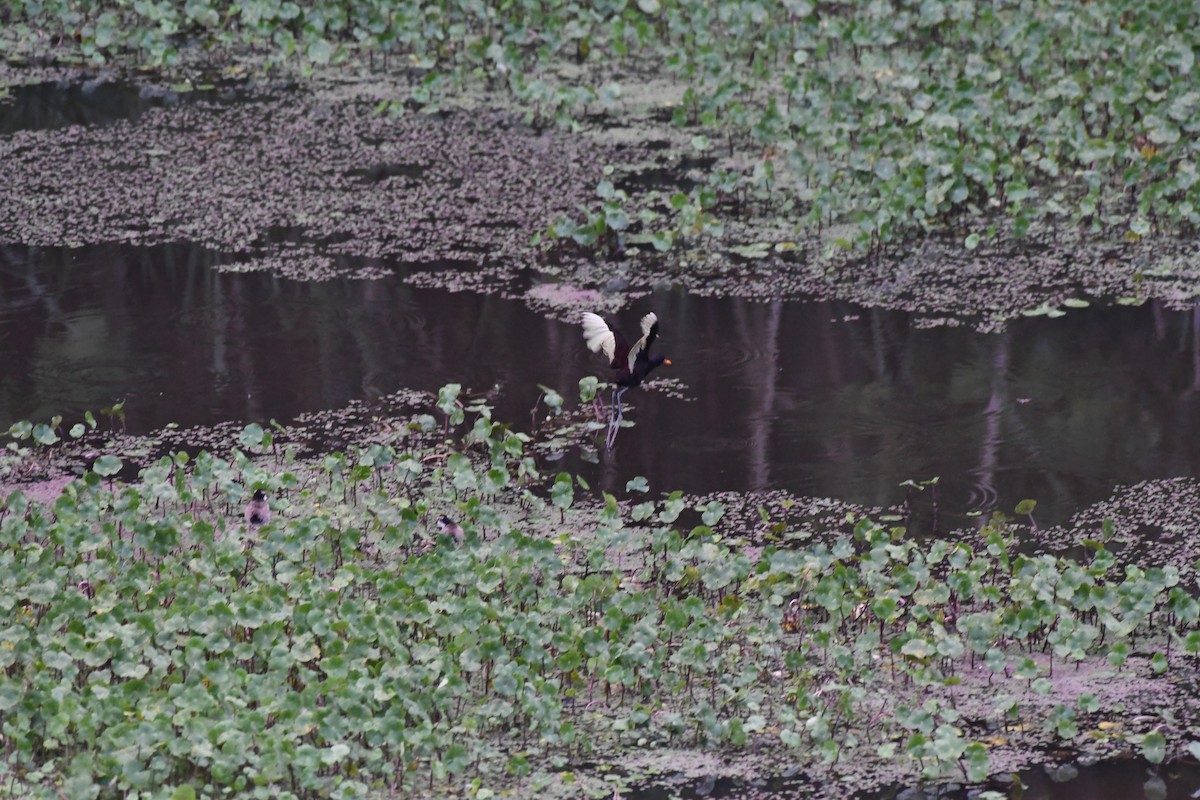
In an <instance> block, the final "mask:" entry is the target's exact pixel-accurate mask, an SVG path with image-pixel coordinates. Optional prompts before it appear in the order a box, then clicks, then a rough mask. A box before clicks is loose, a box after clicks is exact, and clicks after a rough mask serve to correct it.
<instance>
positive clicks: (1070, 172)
mask: <svg viewBox="0 0 1200 800" xmlns="http://www.w3.org/2000/svg"><path fill="white" fill-rule="evenodd" d="M3 21H4V24H3V26H0V46H3V47H4V49H5V50H7V51H9V52H12V53H16V54H25V55H37V56H44V55H47V54H48V55H52V56H57V57H61V58H67V59H79V60H82V61H85V62H88V63H94V64H99V63H107V62H111V61H114V60H115V61H118V62H121V63H139V64H148V65H151V66H154V67H157V68H162V69H167V70H172V69H176V68H178V67H179V65H180V64H181V63H182V62H185V61H186V62H187V63H190V64H192V65H195V64H196V63H197V62H200V63H204V62H207V63H208V64H209V65H212V66H220V65H222V64H225V63H227V60H228V59H230V58H234V57H239V58H244V57H246V56H250V57H252V58H253V59H256V60H257V62H258V63H260V64H263V63H265V64H266V65H267V66H268V67H270V66H278V65H288V64H294V65H297V66H300V67H303V68H305V69H311V68H313V67H324V66H326V65H338V64H346V63H349V62H357V63H362V62H365V63H366V64H369V65H371V66H373V67H375V68H377V69H386V70H389V71H393V72H396V71H400V72H403V74H404V75H405V76H407V78H406V79H407V83H408V89H407V91H408V94H409V96H408V97H405V98H401V99H402V100H405V101H411V103H415V104H416V106H420V107H425V108H431V107H433V108H436V107H437V106H438V105H439V104H443V103H447V102H448V101H451V100H453V99H454V98H456V97H459V96H460V95H462V94H463V93H464V92H476V93H478V92H479V91H484V92H487V91H491V92H492V97H494V98H495V99H496V100H497V101H502V100H504V99H508V98H511V99H512V100H514V101H515V102H517V103H518V104H519V106H520V107H521V108H523V109H525V110H526V112H527V113H528V115H529V117H530V118H531V119H535V120H556V121H558V122H559V123H561V124H567V125H578V124H580V123H581V122H583V121H585V120H587V119H588V117H589V115H590V114H594V113H595V112H596V111H597V110H608V111H614V112H618V113H620V112H623V111H627V110H629V109H642V110H645V109H646V108H651V109H657V112H660V113H662V114H663V115H665V118H670V119H671V121H672V122H673V123H674V124H675V125H677V126H679V127H680V128H683V129H686V130H687V131H688V132H689V133H690V139H691V143H692V147H693V148H694V149H695V150H696V151H699V152H700V154H701V155H702V156H705V157H710V158H711V159H712V163H711V164H710V165H709V166H708V167H706V168H705V169H704V172H705V180H704V181H703V182H702V184H701V185H700V186H698V187H696V188H695V189H692V190H690V192H687V191H685V192H682V193H667V194H666V195H665V196H663V197H662V198H659V200H658V201H655V202H654V203H651V204H650V205H649V206H643V207H641V208H639V209H636V210H637V211H640V212H644V214H643V215H649V216H648V218H647V223H646V224H647V229H648V230H647V231H644V232H641V233H640V234H639V235H643V236H644V237H645V239H646V241H647V242H649V243H652V244H653V245H654V246H655V247H660V248H661V247H667V246H670V245H671V244H673V243H674V241H675V240H676V239H677V238H679V237H684V238H687V237H690V236H693V235H696V234H699V233H706V232H710V233H711V232H717V231H719V230H720V226H719V225H715V224H713V223H712V222H711V221H710V220H709V216H711V215H712V214H713V213H717V214H718V216H729V215H731V214H739V213H744V212H747V211H758V210H766V211H767V212H768V213H770V214H772V215H776V214H779V213H782V214H783V215H784V218H785V219H788V220H791V221H792V222H794V223H795V224H796V225H797V227H798V228H800V229H803V230H807V231H822V230H828V229H829V228H830V226H833V228H834V230H835V231H836V234H835V238H836V239H837V241H838V242H840V243H841V244H842V245H843V246H845V247H851V246H859V247H866V248H878V247H880V246H882V245H885V244H887V243H888V242H893V241H897V240H903V239H905V238H908V237H912V236H914V235H920V234H923V233H925V232H930V231H939V232H949V233H953V234H954V235H956V236H958V237H960V238H961V241H963V243H964V244H965V246H966V247H968V248H971V249H973V248H975V247H977V246H979V245H980V244H981V243H984V242H987V241H988V240H989V239H990V238H992V237H995V236H998V235H1007V234H1009V233H1015V234H1016V235H1018V236H1020V235H1024V234H1025V233H1026V232H1027V231H1028V230H1029V228H1030V226H1031V225H1033V224H1036V223H1038V222H1040V221H1046V222H1052V223H1059V224H1070V225H1077V226H1080V228H1081V230H1082V231H1083V232H1084V233H1086V234H1089V235H1105V236H1112V235H1114V234H1115V235H1117V236H1125V237H1127V238H1128V239H1130V240H1138V239H1141V238H1143V237H1146V236H1151V235H1155V234H1158V233H1161V232H1183V233H1187V232H1189V231H1192V230H1194V229H1195V227H1196V225H1197V222H1198V221H1200V188H1197V172H1196V154H1197V136H1196V134H1197V130H1198V127H1197V126H1198V125H1200V123H1198V122H1197V120H1200V113H1198V111H1200V92H1197V91H1196V89H1195V84H1196V81H1195V75H1194V67H1195V52H1196V48H1197V44H1198V37H1200V24H1197V23H1198V22H1200V21H1198V20H1197V17H1196V9H1195V5H1194V4H1193V3H1190V2H1184V1H1183V0H1164V1H1163V2H1150V3H1141V4H1134V5H1131V4H1129V3H1125V2H1120V1H1119V0H1097V2H1090V3H1076V2H1067V0H1021V2H1013V3H987V2H957V1H954V0H920V1H919V2H918V1H917V0H889V1H887V2H884V1H883V0H877V1H876V2H868V3H858V4H845V3H834V2H813V1H812V0H787V1H786V2H760V1H759V0H737V1H736V2H727V3H719V4H712V3H707V2H703V1H702V0H640V1H639V2H637V3H631V2H627V0H606V1H605V2H599V3H583V4H581V3H567V2H543V1H542V0H537V1H536V2H534V1H533V0H519V1H518V2H509V3H500V4H487V3H483V2H478V0H442V1H441V2H381V1H380V0H350V1H349V2H317V3H310V4H303V5H298V4H296V3H292V2H278V0H255V1H254V2H239V3H231V2H225V1H224V0H192V1H191V2H188V3H186V4H181V3H170V2H137V3H114V2H110V1H109V0H84V2H75V1H74V0H72V2H65V0H52V1H51V2H36V3H35V2H15V3H10V4H9V5H8V6H7V8H5V9H4V11H3ZM201 54H203V55H201ZM648 89H649V91H647V90H648ZM392 108H393V110H400V111H402V110H403V108H404V106H403V104H399V103H397V104H394V105H393V106H392ZM602 194H603V193H602ZM676 195H678V196H676ZM602 199H603V201H604V203H603V204H604V205H605V208H604V209H603V211H602V212H600V214H599V216H596V215H594V214H593V215H591V216H588V217H586V218H585V220H584V221H583V222H582V223H578V221H577V224H578V226H579V235H580V236H581V237H582V238H583V239H584V240H587V241H588V243H589V244H590V240H592V239H593V238H594V235H595V234H596V228H597V227H598V225H599V222H598V220H599V221H600V222H603V223H604V224H605V226H606V227H605V228H603V229H601V230H600V233H601V234H603V233H605V232H607V230H608V228H609V227H611V226H612V225H613V223H614V222H616V223H617V225H618V226H619V227H618V229H617V230H616V231H615V232H616V233H620V232H621V231H622V230H623V227H620V226H623V225H625V224H628V223H627V221H626V217H628V216H629V212H628V211H626V210H624V209H621V208H618V209H611V208H608V207H607V206H608V205H611V204H612V203H613V202H614V201H613V198H612V197H602ZM660 216H661V217H665V220H660V219H658V218H657V217H660ZM685 217H686V218H685ZM572 230H573V229H567V228H566V226H565V225H564V224H563V223H560V224H558V225H557V226H555V227H554V228H552V229H551V232H552V233H554V234H556V235H564V233H566V234H570V233H571V232H572Z"/></svg>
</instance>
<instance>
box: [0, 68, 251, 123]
mask: <svg viewBox="0 0 1200 800" xmlns="http://www.w3.org/2000/svg"><path fill="white" fill-rule="evenodd" d="M238 97H239V87H238V85H236V84H230V83H225V84H222V85H221V86H219V87H214V88H211V89H202V90H200V89H198V90H191V91H174V90H171V89H163V88H151V87H139V86H136V85H134V84H131V83H127V82H124V81H108V80H99V79H97V80H92V81H88V82H85V83H68V82H50V83H33V84H27V85H24V86H14V87H12V88H11V89H9V98H8V99H7V100H6V101H4V102H3V103H2V104H0V135H3V134H9V133H13V132H14V131H19V130H51V129H54V128H65V127H68V126H71V125H106V124H109V123H112V122H116V121H117V120H126V119H127V120H135V119H137V118H138V117H140V116H141V115H142V114H144V113H145V112H146V111H147V110H148V109H151V108H170V107H172V106H176V105H179V104H180V103H184V102H189V101H194V100H215V101H219V102H232V101H233V100H235V99H237V98H238Z"/></svg>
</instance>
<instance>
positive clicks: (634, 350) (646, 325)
mask: <svg viewBox="0 0 1200 800" xmlns="http://www.w3.org/2000/svg"><path fill="white" fill-rule="evenodd" d="M656 322H658V315H657V314H655V313H654V312H653V311H651V312H650V313H649V314H647V315H646V316H644V317H642V338H640V339H638V340H637V341H636V342H634V343H633V347H630V348H629V370H630V371H631V372H632V371H633V364H634V362H635V361H637V357H638V353H640V352H642V351H643V350H645V349H646V337H647V336H649V335H650V329H651V328H653V327H654V324H655V323H656Z"/></svg>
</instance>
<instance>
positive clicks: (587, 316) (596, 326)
mask: <svg viewBox="0 0 1200 800" xmlns="http://www.w3.org/2000/svg"><path fill="white" fill-rule="evenodd" d="M651 316H653V315H651ZM583 338H584V339H585V340H587V346H588V350H591V351H592V352H593V353H599V352H602V351H603V353H604V355H605V356H606V357H607V358H608V360H609V361H610V362H611V361H612V360H613V356H614V355H616V352H617V338H616V337H615V336H613V332H612V331H611V330H609V327H608V323H607V322H605V321H604V318H603V317H601V316H599V315H598V314H593V313H592V312H590V311H585V312H583Z"/></svg>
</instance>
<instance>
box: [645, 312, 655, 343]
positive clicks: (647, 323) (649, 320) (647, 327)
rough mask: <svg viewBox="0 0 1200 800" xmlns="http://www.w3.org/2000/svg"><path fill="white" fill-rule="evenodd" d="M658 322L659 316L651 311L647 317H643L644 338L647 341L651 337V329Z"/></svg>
mask: <svg viewBox="0 0 1200 800" xmlns="http://www.w3.org/2000/svg"><path fill="white" fill-rule="evenodd" d="M656 322H658V315H657V314H655V313H654V312H653V311H651V312H650V313H649V314H647V315H646V316H644V317H642V338H643V339H645V338H646V337H647V336H649V335H650V329H651V328H653V327H654V323H656Z"/></svg>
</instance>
